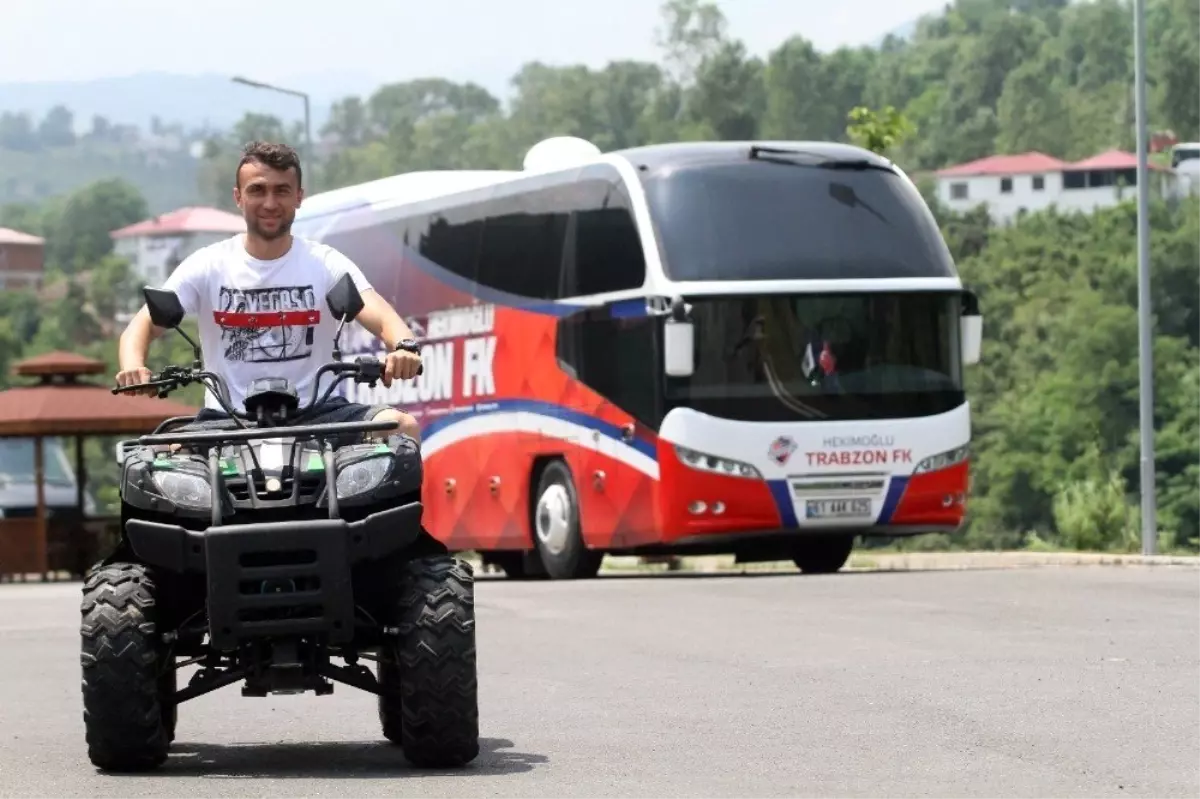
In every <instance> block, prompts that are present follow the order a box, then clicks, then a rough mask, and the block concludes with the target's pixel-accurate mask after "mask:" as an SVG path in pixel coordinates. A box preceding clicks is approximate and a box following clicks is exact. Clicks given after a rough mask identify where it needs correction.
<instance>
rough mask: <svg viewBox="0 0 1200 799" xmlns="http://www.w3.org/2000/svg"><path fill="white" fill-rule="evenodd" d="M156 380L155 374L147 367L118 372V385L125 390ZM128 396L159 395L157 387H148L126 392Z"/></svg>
mask: <svg viewBox="0 0 1200 799" xmlns="http://www.w3.org/2000/svg"><path fill="white" fill-rule="evenodd" d="M153 379H154V373H153V372H151V371H150V370H149V369H147V368H146V367H145V366H136V367H134V368H133V369H122V370H121V371H119V372H117V385H118V386H120V387H122V388H124V387H125V386H134V385H137V384H139V383H149V382H150V381H151V380H153ZM124 393H128V394H143V395H146V396H149V397H153V396H156V395H157V394H158V387H157V386H146V387H144V388H140V389H135V390H132V391H128V392H124Z"/></svg>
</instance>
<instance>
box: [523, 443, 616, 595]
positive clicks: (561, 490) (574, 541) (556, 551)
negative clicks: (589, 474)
mask: <svg viewBox="0 0 1200 799" xmlns="http://www.w3.org/2000/svg"><path fill="white" fill-rule="evenodd" d="M532 515H533V519H532V521H533V525H532V526H533V543H534V546H535V547H537V552H538V555H539V556H540V557H541V560H542V565H543V566H545V568H546V573H547V574H548V575H549V576H550V578H551V579H553V580H576V579H580V578H587V577H595V576H596V573H597V572H599V571H600V564H601V563H602V562H603V560H604V553H603V552H597V551H595V550H591V549H588V548H587V546H586V545H585V544H584V543H583V533H582V530H581V528H580V524H579V494H578V492H577V491H576V490H575V481H574V480H573V479H572V477H571V470H570V469H569V468H567V465H566V464H565V463H563V462H562V461H559V460H554V461H550V462H549V463H547V464H546V466H545V468H543V469H542V473H541V476H540V478H539V479H538V487H537V491H536V492H535V493H534V501H533V514H532Z"/></svg>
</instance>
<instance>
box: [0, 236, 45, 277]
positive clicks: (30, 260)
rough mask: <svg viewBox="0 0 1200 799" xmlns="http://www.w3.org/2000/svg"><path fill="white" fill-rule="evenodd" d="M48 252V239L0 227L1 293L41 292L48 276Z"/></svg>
mask: <svg viewBox="0 0 1200 799" xmlns="http://www.w3.org/2000/svg"><path fill="white" fill-rule="evenodd" d="M45 252H46V242H45V240H44V239H42V238H40V237H38V236H32V235H30V234H28V233H22V232H21V231H19V230H13V229H11V228H6V227H0V291H5V290H12V291H17V290H21V289H33V290H35V291H36V290H37V289H38V288H40V287H41V285H42V279H43V277H44V276H45V262H46V258H45Z"/></svg>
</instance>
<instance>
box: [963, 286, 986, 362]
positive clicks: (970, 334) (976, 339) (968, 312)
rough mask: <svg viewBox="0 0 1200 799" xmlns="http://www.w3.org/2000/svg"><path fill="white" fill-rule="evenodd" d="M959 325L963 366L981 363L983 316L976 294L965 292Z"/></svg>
mask: <svg viewBox="0 0 1200 799" xmlns="http://www.w3.org/2000/svg"><path fill="white" fill-rule="evenodd" d="M958 325H959V339H960V340H961V342H962V360H963V365H965V366H971V365H972V364H977V363H979V361H980V359H981V357H982V354H983V315H982V314H981V313H980V312H979V298H978V297H976V296H975V294H974V292H971V291H964V292H963V310H962V316H961V317H959V320H958Z"/></svg>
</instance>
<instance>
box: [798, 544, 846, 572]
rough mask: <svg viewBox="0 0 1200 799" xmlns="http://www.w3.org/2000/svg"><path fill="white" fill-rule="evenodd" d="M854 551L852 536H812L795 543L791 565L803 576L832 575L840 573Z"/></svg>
mask: <svg viewBox="0 0 1200 799" xmlns="http://www.w3.org/2000/svg"><path fill="white" fill-rule="evenodd" d="M853 549H854V535H853V534H850V535H845V534H832V535H814V536H811V537H806V538H803V539H801V540H799V541H797V542H796V545H795V548H794V549H793V550H792V563H795V564H796V568H797V569H799V570H800V571H802V572H804V573H805V574H833V573H834V572H837V571H840V570H841V568H842V567H843V566H845V565H846V561H848V560H849V559H850V553H851V551H853Z"/></svg>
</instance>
